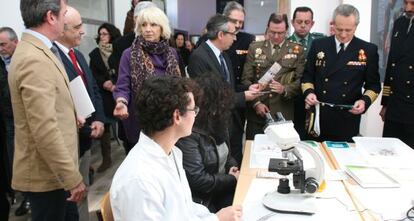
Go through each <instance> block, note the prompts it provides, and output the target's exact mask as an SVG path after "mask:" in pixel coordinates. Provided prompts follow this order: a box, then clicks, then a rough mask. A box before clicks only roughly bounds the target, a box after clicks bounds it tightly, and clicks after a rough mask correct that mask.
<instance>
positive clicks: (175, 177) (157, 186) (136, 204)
mask: <svg viewBox="0 0 414 221" xmlns="http://www.w3.org/2000/svg"><path fill="white" fill-rule="evenodd" d="M196 88H197V87H196V84H195V83H194V82H193V81H192V80H190V79H188V78H179V77H172V76H165V77H154V78H150V79H148V80H146V81H145V82H144V84H143V86H142V89H141V91H140V93H139V95H138V96H137V97H136V100H135V101H136V102H135V104H136V107H137V110H138V113H139V114H138V120H139V122H140V124H141V126H142V131H141V135H140V139H139V141H138V143H137V144H136V145H135V146H134V147H133V149H132V150H131V152H130V153H129V154H128V156H127V157H126V158H125V160H124V162H122V164H121V166H120V167H119V168H118V170H117V172H116V173H115V176H114V178H113V181H112V186H111V190H110V199H111V206H112V212H113V215H114V218H115V220H122V221H129V220H131V221H132V220H134V221H135V220H162V221H164V220H191V221H193V220H220V221H221V220H223V221H224V220H240V217H241V207H240V206H230V207H226V208H224V209H222V210H220V211H219V212H217V213H216V214H212V213H210V212H209V211H208V209H207V208H206V207H204V206H203V205H200V204H197V203H194V202H193V201H192V198H191V192H190V188H189V185H188V181H187V177H186V175H185V172H184V169H183V166H182V165H183V163H182V153H181V151H180V150H179V149H178V148H177V147H175V143H176V142H177V141H178V139H180V138H181V137H185V136H188V135H190V134H191V129H192V126H193V123H194V120H195V116H196V115H197V113H198V107H197V106H195V99H194V96H196V97H197V94H198V92H197V89H196Z"/></svg>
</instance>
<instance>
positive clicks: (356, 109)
mask: <svg viewBox="0 0 414 221" xmlns="http://www.w3.org/2000/svg"><path fill="white" fill-rule="evenodd" d="M364 111H365V101H364V100H357V101H355V103H354V106H353V107H352V109H351V110H349V112H351V113H352V114H355V115H357V114H362V113H364Z"/></svg>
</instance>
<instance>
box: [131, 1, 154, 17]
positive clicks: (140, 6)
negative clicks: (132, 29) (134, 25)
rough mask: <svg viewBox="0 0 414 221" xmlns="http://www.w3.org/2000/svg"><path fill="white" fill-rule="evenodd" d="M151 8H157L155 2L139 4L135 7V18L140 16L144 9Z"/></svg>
mask: <svg viewBox="0 0 414 221" xmlns="http://www.w3.org/2000/svg"><path fill="white" fill-rule="evenodd" d="M149 7H157V5H156V4H154V3H153V2H148V1H145V2H138V4H137V5H136V6H135V9H134V17H136V16H138V14H139V13H140V12H141V11H142V9H144V8H149Z"/></svg>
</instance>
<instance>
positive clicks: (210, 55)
mask: <svg viewBox="0 0 414 221" xmlns="http://www.w3.org/2000/svg"><path fill="white" fill-rule="evenodd" d="M202 46H203V47H204V49H205V50H206V52H207V56H208V59H209V60H210V61H212V62H213V64H214V66H215V67H216V70H215V72H217V73H220V74H221V65H220V63H219V61H218V60H217V57H216V55H215V54H214V52H213V50H212V49H211V48H210V46H208V45H207V43H205V42H204V43H203V44H202Z"/></svg>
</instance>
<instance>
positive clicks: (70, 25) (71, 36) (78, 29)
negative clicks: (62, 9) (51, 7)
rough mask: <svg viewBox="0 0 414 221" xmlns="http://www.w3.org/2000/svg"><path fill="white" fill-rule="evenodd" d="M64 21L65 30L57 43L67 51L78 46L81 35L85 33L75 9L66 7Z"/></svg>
mask: <svg viewBox="0 0 414 221" xmlns="http://www.w3.org/2000/svg"><path fill="white" fill-rule="evenodd" d="M64 20H65V28H64V31H63V36H61V37H60V38H59V39H58V40H57V41H58V42H59V43H61V44H62V45H64V46H65V47H67V48H69V49H70V48H73V47H76V46H79V45H80V43H81V40H82V35H83V34H84V33H85V32H84V30H83V26H82V18H81V15H80V13H79V12H78V10H76V9H75V8H73V7H71V6H68V7H67V12H66V15H65V18H64Z"/></svg>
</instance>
